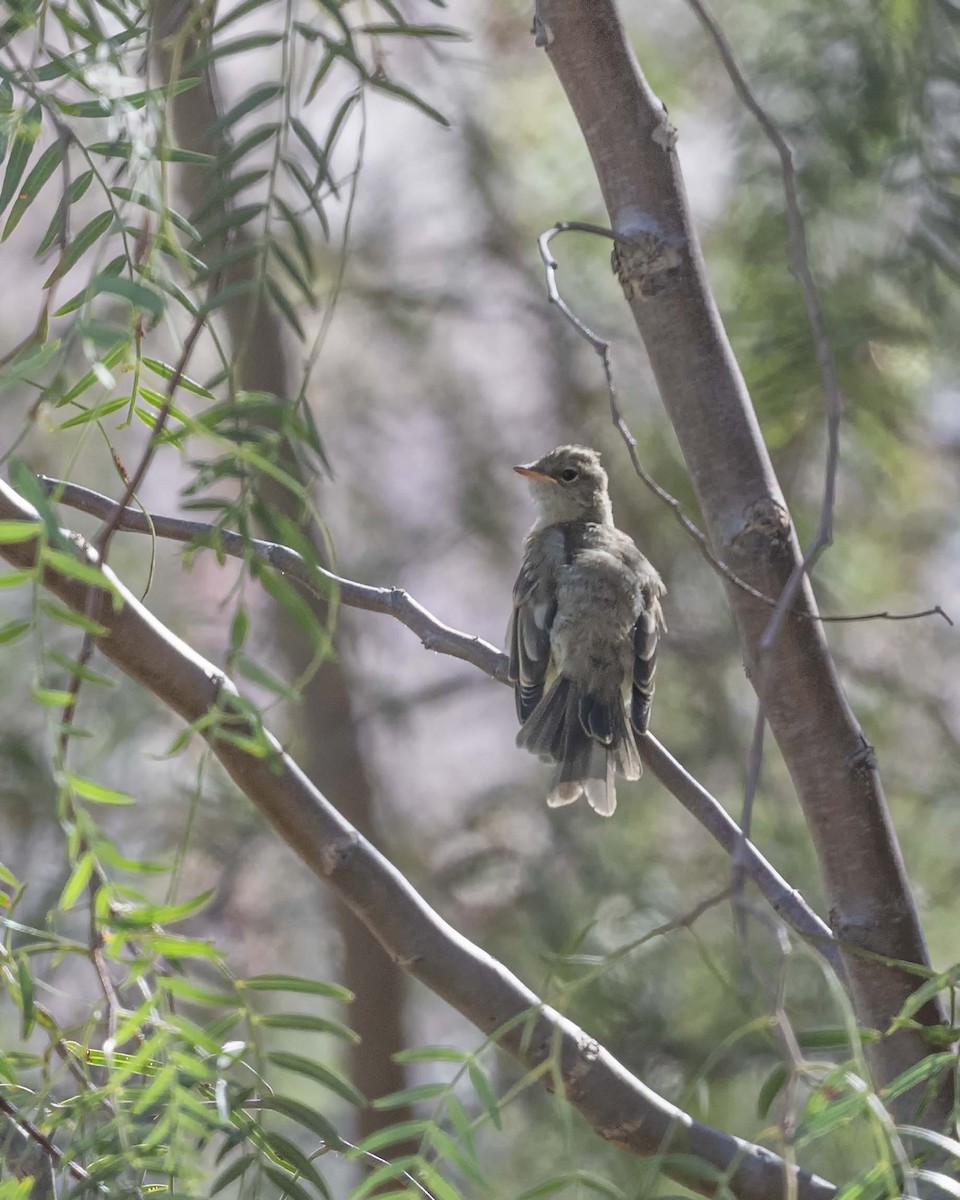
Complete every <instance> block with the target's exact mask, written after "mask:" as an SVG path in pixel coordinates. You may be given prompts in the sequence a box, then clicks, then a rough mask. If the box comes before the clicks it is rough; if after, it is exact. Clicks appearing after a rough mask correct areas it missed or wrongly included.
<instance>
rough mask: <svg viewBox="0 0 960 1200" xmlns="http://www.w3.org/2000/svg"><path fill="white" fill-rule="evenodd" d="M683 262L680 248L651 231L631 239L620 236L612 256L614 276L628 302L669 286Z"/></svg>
mask: <svg viewBox="0 0 960 1200" xmlns="http://www.w3.org/2000/svg"><path fill="white" fill-rule="evenodd" d="M681 262H682V257H681V254H680V250H679V248H678V247H677V246H675V245H673V244H671V243H670V242H669V241H668V240H667V239H666V238H665V237H663V236H662V235H661V234H659V233H654V232H653V230H650V229H647V230H643V231H642V232H640V233H635V234H633V235H632V236H631V237H629V238H625V237H622V236H620V237H618V240H617V242H616V243H615V245H614V247H613V253H612V254H611V255H610V265H611V267H612V268H613V273H614V274H615V275H616V277H617V279H619V281H620V286H621V287H622V288H623V294H624V296H626V298H627V300H628V301H630V300H635V299H638V298H639V299H649V297H651V296H656V295H657V293H658V292H662V291H663V290H664V288H666V287H669V285H670V280H671V276H673V275H674V273H675V272H677V271H678V270H679V268H680V265H681Z"/></svg>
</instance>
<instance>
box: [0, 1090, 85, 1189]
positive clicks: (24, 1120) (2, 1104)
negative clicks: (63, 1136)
mask: <svg viewBox="0 0 960 1200" xmlns="http://www.w3.org/2000/svg"><path fill="white" fill-rule="evenodd" d="M0 1112H2V1113H4V1114H5V1115H6V1116H7V1117H9V1119H10V1120H11V1121H12V1122H13V1124H14V1125H16V1126H17V1128H18V1129H20V1130H22V1132H23V1133H24V1134H26V1136H27V1137H28V1138H30V1140H31V1141H32V1142H35V1143H36V1144H37V1145H38V1146H39V1147H40V1148H41V1150H43V1152H44V1154H46V1156H47V1158H49V1159H50V1161H51V1162H52V1163H55V1164H56V1165H57V1166H60V1165H61V1164H62V1165H63V1166H65V1167H66V1169H67V1170H68V1171H69V1172H70V1174H71V1175H72V1176H73V1177H74V1179H82V1180H88V1179H89V1178H90V1176H89V1175H88V1174H87V1172H86V1171H85V1170H84V1169H83V1167H81V1166H80V1164H79V1163H75V1162H73V1161H72V1160H71V1159H69V1158H68V1159H65V1158H64V1157H63V1154H62V1153H61V1152H60V1151H59V1150H58V1149H57V1147H56V1146H55V1145H54V1144H53V1142H52V1141H51V1140H50V1139H49V1138H48V1137H47V1135H46V1134H45V1133H44V1132H43V1130H42V1129H38V1128H37V1126H36V1125H34V1123H33V1122H32V1121H31V1120H30V1119H29V1118H28V1117H25V1116H24V1115H23V1114H22V1113H21V1112H19V1111H18V1110H17V1109H16V1108H15V1107H14V1106H13V1105H12V1104H11V1103H10V1101H9V1100H7V1099H6V1098H5V1097H4V1096H0Z"/></svg>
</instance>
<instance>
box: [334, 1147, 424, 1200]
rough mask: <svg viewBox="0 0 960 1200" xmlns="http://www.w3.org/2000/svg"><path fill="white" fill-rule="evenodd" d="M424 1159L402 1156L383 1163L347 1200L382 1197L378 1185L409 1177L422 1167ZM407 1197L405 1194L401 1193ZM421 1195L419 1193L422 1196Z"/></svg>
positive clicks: (409, 1155)
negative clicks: (374, 1196)
mask: <svg viewBox="0 0 960 1200" xmlns="http://www.w3.org/2000/svg"><path fill="white" fill-rule="evenodd" d="M423 1162H424V1159H423V1158H421V1156H420V1155H419V1154H403V1155H401V1156H400V1157H399V1158H395V1159H394V1160H393V1161H392V1162H386V1163H383V1164H382V1165H381V1166H379V1167H377V1168H376V1169H375V1170H373V1171H371V1172H370V1173H369V1175H367V1176H366V1177H365V1178H364V1179H363V1180H362V1182H361V1183H359V1184H358V1185H357V1186H356V1187H355V1188H354V1189H353V1190H352V1191H351V1192H350V1195H349V1197H348V1200H366V1198H367V1196H372V1195H374V1194H376V1195H378V1196H382V1195H383V1191H382V1190H381V1187H380V1185H381V1184H384V1183H389V1182H390V1180H391V1179H399V1178H400V1177H401V1176H402V1175H410V1174H413V1173H414V1172H415V1171H418V1170H419V1169H420V1168H421V1167H422V1166H423ZM403 1194H404V1195H407V1193H406V1192H404V1193H403ZM422 1194H423V1193H422V1192H421V1193H419V1195H422Z"/></svg>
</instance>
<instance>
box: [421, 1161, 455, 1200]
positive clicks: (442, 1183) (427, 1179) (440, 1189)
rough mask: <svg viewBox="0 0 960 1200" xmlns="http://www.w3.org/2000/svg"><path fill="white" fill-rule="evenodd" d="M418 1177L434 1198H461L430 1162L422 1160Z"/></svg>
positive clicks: (453, 1199)
mask: <svg viewBox="0 0 960 1200" xmlns="http://www.w3.org/2000/svg"><path fill="white" fill-rule="evenodd" d="M419 1174H420V1179H421V1180H422V1181H423V1183H424V1184H426V1186H427V1187H428V1188H429V1190H430V1192H431V1193H432V1194H433V1196H434V1197H435V1198H436V1200H463V1197H462V1196H461V1194H460V1193H459V1192H458V1191H457V1189H456V1188H455V1187H454V1186H453V1185H452V1184H450V1183H448V1182H447V1180H446V1179H444V1177H443V1176H442V1175H441V1174H440V1172H439V1171H438V1170H437V1168H436V1167H435V1166H434V1165H433V1163H431V1162H426V1161H425V1162H423V1163H422V1164H421V1166H420V1172H419Z"/></svg>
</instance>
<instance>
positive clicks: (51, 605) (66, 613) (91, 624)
mask: <svg viewBox="0 0 960 1200" xmlns="http://www.w3.org/2000/svg"><path fill="white" fill-rule="evenodd" d="M40 607H41V609H42V610H43V611H44V612H45V613H46V614H47V616H48V617H50V618H51V620H54V621H61V622H62V623H63V624H64V625H74V626H76V628H78V629H82V630H83V631H84V632H85V633H92V634H93V635H94V637H103V636H104V635H105V634H107V633H109V632H110V631H109V630H108V629H107V627H106V625H101V624H100V623H99V622H98V621H94V620H92V619H91V618H90V617H88V616H86V615H85V614H84V613H79V612H74V610H73V609H72V608H67V606H66V605H65V604H61V603H60V601H59V600H50V599H48V598H46V597H44V598H43V599H42V600H41V601H40Z"/></svg>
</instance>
